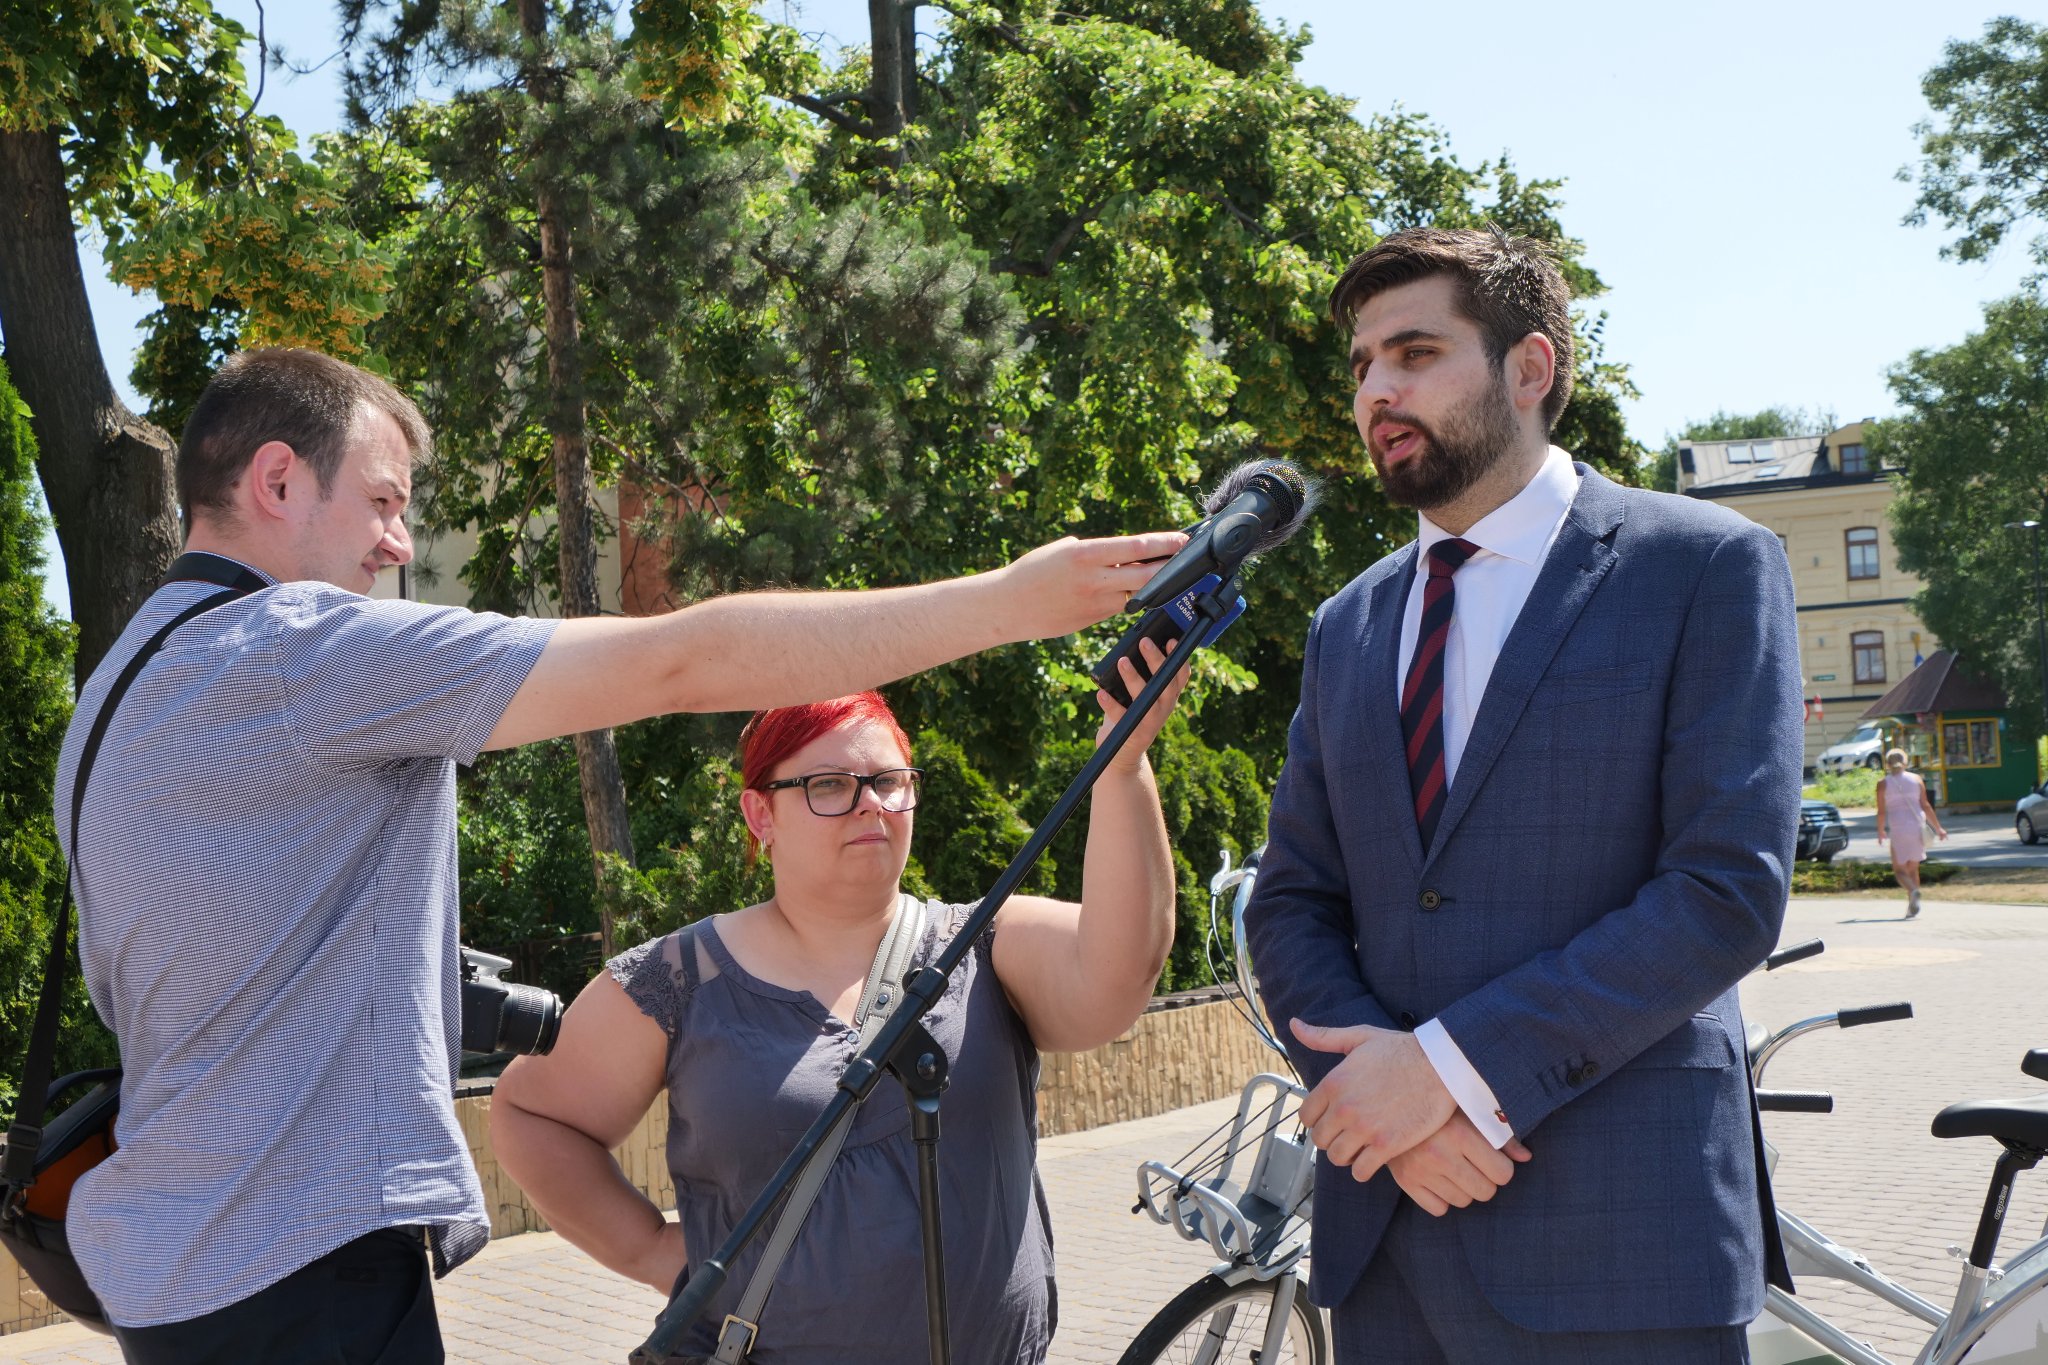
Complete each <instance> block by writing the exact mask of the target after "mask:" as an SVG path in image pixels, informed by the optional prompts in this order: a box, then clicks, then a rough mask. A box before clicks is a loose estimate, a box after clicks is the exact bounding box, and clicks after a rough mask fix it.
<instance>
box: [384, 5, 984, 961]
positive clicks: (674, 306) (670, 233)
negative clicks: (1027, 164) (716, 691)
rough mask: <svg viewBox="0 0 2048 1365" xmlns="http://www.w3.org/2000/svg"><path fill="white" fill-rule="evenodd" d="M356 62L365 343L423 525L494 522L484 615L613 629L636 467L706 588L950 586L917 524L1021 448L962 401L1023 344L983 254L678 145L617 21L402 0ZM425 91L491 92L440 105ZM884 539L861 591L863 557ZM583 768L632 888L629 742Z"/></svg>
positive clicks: (779, 151)
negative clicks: (606, 487)
mask: <svg viewBox="0 0 2048 1365" xmlns="http://www.w3.org/2000/svg"><path fill="white" fill-rule="evenodd" d="M344 13H345V17H346V19H347V21H348V22H349V23H350V24H352V25H361V24H362V23H363V22H364V21H365V20H366V19H367V18H368V17H369V16H370V10H369V8H368V7H367V6H366V5H365V4H362V3H350V4H348V5H346V6H345V7H344ZM358 43H359V46H358V48H357V51H356V55H355V58H354V61H353V64H352V66H351V72H350V80H349V86H350V90H351V98H352V104H353V105H354V107H355V109H356V112H357V123H358V128H357V131H356V134H355V136H354V137H353V138H352V139H351V140H350V142H349V144H348V147H347V149H346V152H345V155H346V156H348V157H349V158H350V159H351V164H352V166H353V179H354V182H355V184H356V185H357V186H358V188H359V191H360V192H361V195H362V197H363V199H364V201H365V208H364V212H363V215H362V219H361V220H362V221H364V222H365V223H366V224H374V225H375V226H374V228H373V229H372V230H374V231H375V232H376V233H377V235H378V238H379V240H380V242H383V243H387V244H389V245H390V247H391V249H392V250H394V251H395V252H397V253H399V254H401V255H402V257H403V264H402V265H401V266H400V268H399V270H398V272H397V275H396V278H395V280H394V288H393V291H392V295H391V310H390V312H389V314H388V315H387V316H386V317H385V318H384V319H382V320H381V321H380V322H378V323H377V324H376V325H375V326H374V327H373V328H372V329H371V332H370V336H371V337H372V339H373V341H374V343H375V344H376V346H377V347H378V349H379V351H380V353H381V355H382V356H383V357H384V358H385V359H386V360H387V361H388V363H390V364H391V365H392V366H393V368H394V370H395V372H396V373H398V374H399V375H400V376H401V377H402V378H406V379H408V380H411V381H412V382H413V383H414V384H415V385H416V386H417V387H418V388H419V389H420V390H421V391H422V392H423V394H424V395H425V402H426V407H427V410H428V413H429V416H430V417H431V418H432V419H433V421H434V424H435V426H436V429H437V433H438V444H439V447H440V451H441V455H442V459H441V462H440V464H439V466H438V467H437V468H436V469H435V470H434V471H433V473H432V477H431V478H430V479H429V480H427V492H428V497H427V498H426V500H425V503H424V508H423V515H424V517H425V518H426V520H427V521H428V522H429V523H430V524H438V525H443V526H473V527H476V528H478V530H479V531H480V532H481V540H482V546H483V548H482V551H481V552H480V553H479V555H478V556H477V557H476V558H475V559H474V560H473V561H472V562H471V564H470V565H469V566H467V567H466V569H465V574H466V576H467V578H468V580H469V581H470V583H471V585H472V587H473V588H475V589H476V590H477V592H476V600H478V601H479V603H480V604H482V605H490V606H501V607H519V606H525V605H528V604H530V603H531V602H532V600H533V598H534V597H535V596H536V595H537V594H538V593H540V592H543V591H547V592H552V594H553V596H554V597H555V599H556V601H557V602H559V603H560V604H561V605H562V608H563V610H564V612H565V614H569V615H578V614H584V615H587V614H592V613H594V612H595V611H596V610H597V609H598V603H597V594H596V586H595V540H596V538H597V536H598V535H599V534H600V533H601V529H602V528H600V527H598V526H597V525H596V524H595V518H594V515H593V509H592V507H591V492H592V482H593V477H594V475H595V476H600V477H604V478H607V479H612V480H615V479H617V478H619V477H620V475H621V474H622V473H626V474H630V476H631V477H632V478H633V479H634V480H635V481H636V482H638V483H639V484H640V486H641V487H642V488H643V489H644V490H646V491H648V492H649V493H650V494H652V495H653V497H654V498H655V500H656V502H657V504H658V506H659V507H660V508H661V509H662V510H663V511H664V512H666V513H667V514H668V520H667V522H666V529H665V531H664V533H663V534H662V535H661V537H660V538H661V539H665V540H667V541H669V542H670V543H671V544H672V545H673V546H674V549H675V556H676V565H675V567H676V573H675V579H676V585H677V588H678V590H679V591H680V592H681V593H682V595H684V596H685V597H692V596H696V595H699V594H700V593H702V592H704V591H714V590H729V589H731V588H735V587H745V586H752V585H756V584H764V583H767V584H772V583H786V582H810V583H815V582H830V581H833V580H834V577H835V575H839V574H845V573H848V572H850V574H851V578H852V581H854V582H886V581H897V580H900V579H903V578H911V577H919V578H921V577H929V576H931V573H932V570H933V566H932V565H930V564H928V563H918V564H915V565H911V566H906V565H904V564H903V563H902V562H901V561H900V560H898V559H896V558H894V557H893V554H892V551H893V547H894V546H895V545H896V544H897V543H899V542H900V540H901V537H900V536H899V535H897V534H895V533H894V528H896V527H899V526H902V525H905V524H907V523H909V522H911V521H913V520H915V519H916V518H917V517H918V515H919V513H920V512H921V511H922V510H923V509H924V508H926V507H927V506H930V505H938V506H943V507H949V508H950V507H955V506H958V507H968V506H970V505H971V504H972V503H973V502H974V501H976V500H977V499H978V498H979V497H981V496H982V495H984V494H985V493H986V491H987V490H988V489H989V488H990V487H992V486H994V485H995V484H996V483H997V482H998V481H999V479H1000V477H1001V472H1002V469H1001V466H1000V465H999V464H998V463H996V462H995V461H998V460H999V459H1000V458H1001V456H1002V453H1003V445H1002V443H1001V442H977V441H976V440H975V436H976V432H975V428H974V426H973V425H972V423H971V422H970V421H968V420H963V417H962V413H961V409H962V407H963V406H965V405H964V404H963V402H962V400H963V399H966V400H971V399H972V398H973V397H974V395H975V392H976V391H977V390H978V389H979V388H981V387H982V386H984V385H986V384H987V383H988V382H989V380H990V378H991V377H992V375H993V373H994V372H995V370H996V369H997V368H998V367H1000V365H1001V363H1002V362H1003V360H1004V358H1005V356H1006V354H1007V352H1008V351H1009V350H1010V349H1011V348H1012V347H1013V346H1014V345H1015V331H1016V328H1015V319H1014V316H1013V314H1012V312H1011V311H1010V310H1009V309H1008V307H1007V306H1006V301H1005V300H1004V299H1003V297H1002V294H1001V291H1000V290H999V289H997V288H994V287H992V286H991V285H990V283H989V282H988V281H987V279H986V277H985V275H984V274H982V273H981V272H979V271H978V270H977V269H976V266H975V263H974V262H973V261H972V260H970V259H968V258H967V255H966V253H965V252H964V251H963V250H961V249H960V248H959V247H958V245H957V244H954V243H950V242H948V241H946V240H936V241H935V240H932V239H931V238H930V236H929V234H927V233H926V232H925V231H924V230H923V229H922V227H921V226H920V225H918V224H916V223H914V222H910V223H899V222H893V221H891V220H890V219H889V218H888V217H886V216H885V215H883V214H881V213H879V212H877V210H876V206H875V205H874V204H873V203H872V202H868V201H861V200H855V201H852V202H849V203H846V204H844V205H842V206H840V207H839V208H838V209H837V211H835V212H833V213H829V214H828V213H820V212H817V211H815V210H813V209H812V208H811V207H810V206H809V205H808V203H807V201H806V199H805V197H804V196H802V195H801V194H798V193H796V192H795V191H794V190H793V189H792V187H791V185H790V177H789V171H788V158H789V157H790V156H792V155H796V154H798V153H799V152H800V150H801V148H800V147H799V146H798V145H796V144H794V143H792V142H791V141H790V137H789V131H788V127H786V126H782V125H777V124H776V123H775V122H774V121H773V120H765V121H764V120H756V121H754V122H750V123H740V122H736V121H733V120H726V121H724V122H718V123H710V124H703V123H699V124H693V125H689V126H683V127H670V126H667V125H666V124H665V123H664V121H663V118H662V108H661V106H660V105H659V104H657V102H656V101H655V100H653V99H652V98H651V97H649V96H648V95H647V94H646V91H645V88H644V86H645V73H644V71H643V70H642V68H641V66H640V64H639V62H638V61H637V59H636V57H635V53H634V48H633V45H632V44H631V43H630V42H629V41H627V40H626V39H623V38H621V37H620V36H619V35H618V34H616V33H615V32H614V29H613V14H612V10H611V8H610V7H609V6H605V5H594V4H578V3H565V4H558V5H542V4H540V3H538V0H521V2H520V3H518V4H517V5H503V4H493V5H483V4H474V5H468V6H441V5H425V4H421V5H404V6H399V7H397V9H396V11H395V13H394V14H393V15H392V17H391V19H390V22H389V24H388V26H387V27H386V28H384V29H381V30H379V31H378V32H376V33H375V34H359V36H358ZM494 72H503V73H508V74H509V75H510V76H511V77H513V79H505V80H498V81H490V80H486V79H484V78H485V77H486V76H488V75H489V74H491V73H494ZM421 75H427V76H431V77H433V78H435V79H436V80H438V81H439V82H441V83H443V84H445V85H450V86H456V87H466V88H463V89H462V90H461V93H458V94H457V95H455V96H454V97H453V98H451V99H448V100H446V101H443V102H438V103H430V102H419V101H414V100H412V99H411V98H410V92H411V90H412V86H413V83H414V82H415V80H416V79H417V78H418V77H419V76H421ZM373 117H374V118H375V120H376V121H375V123H374V124H373V123H372V122H371V120H372V118H373ZM785 124H786V125H791V126H793V124H794V120H785ZM850 342H852V344H849V343H850ZM971 519H972V514H971V513H970V514H969V515H967V516H961V517H955V518H954V519H953V520H954V522H955V525H956V527H958V528H959V529H961V530H962V532H963V534H962V535H961V536H960V540H961V541H962V542H965V541H967V540H968V539H969V538H970V537H969V536H968V535H967V534H966V533H965V532H966V530H967V524H968V523H969V522H970V521H971ZM860 532H866V533H870V534H868V535H867V539H866V543H865V545H864V548H863V553H862V555H861V557H860V559H859V561H858V563H857V564H855V565H853V566H851V568H850V570H849V567H848V566H847V565H846V556H845V555H844V553H843V544H842V542H841V541H840V539H839V538H840V537H841V536H843V535H850V534H854V533H860ZM974 548H975V547H973V546H971V545H969V544H966V543H960V544H958V545H956V546H953V547H949V548H948V549H947V551H946V556H947V557H949V558H950V557H955V556H963V555H968V554H972V553H973V552H974ZM550 550H552V553H549V551H550ZM980 562H984V563H985V562H986V558H983V559H981V560H980ZM941 571H943V569H942V570H941ZM577 751H578V757H579V764H580V766H581V768H582V772H583V783H582V788H583V793H584V801H585V811H586V820H587V824H588V827H589V830H590V835H591V844H592V847H593V850H594V852H595V854H596V856H597V859H598V866H599V867H600V868H601V869H606V870H611V869H615V868H618V867H620V866H626V867H630V865H631V863H632V861H633V850H634V847H635V843H634V837H633V832H632V829H631V825H630V823H629V821H628V816H627V805H626V802H625V799H624V786H623V780H622V773H621V770H620V768H619V765H618V762H617V760H616V758H614V757H612V754H611V739H610V737H609V736H608V735H606V736H585V737H581V738H579V740H578V742H577ZM692 767H693V765H692V764H691V763H690V762H689V761H688V760H687V759H683V760H681V767H680V769H679V770H674V771H671V772H670V774H669V775H670V776H681V775H682V772H686V771H689V770H690V769H691V768H692ZM599 908H600V933H601V935H602V936H603V937H604V939H605V940H606V941H607V943H609V940H610V928H611V926H610V923H609V920H608V918H606V916H607V915H608V914H609V909H610V905H609V901H608V899H606V898H603V897H601V898H600V901H599Z"/></svg>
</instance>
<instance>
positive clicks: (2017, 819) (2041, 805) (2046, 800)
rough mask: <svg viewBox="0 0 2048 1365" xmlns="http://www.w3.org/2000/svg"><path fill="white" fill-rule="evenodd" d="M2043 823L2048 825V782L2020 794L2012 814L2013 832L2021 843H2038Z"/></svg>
mask: <svg viewBox="0 0 2048 1365" xmlns="http://www.w3.org/2000/svg"><path fill="white" fill-rule="evenodd" d="M2043 825H2048V782H2043V783H2042V784H2041V785H2040V786H2038V787H2036V788H2034V790H2032V791H2030V792H2028V793H2027V794H2026V795H2025V796H2022V797H2021V798H2020V803H2019V805H2018V806H2016V807H2015V808H2014V809H2013V815H2012V829H2013V833H2015V834H2017V835H2019V836H2020V842H2021V843H2023V844H2038V843H2040V842H2041V827H2042V826H2043Z"/></svg>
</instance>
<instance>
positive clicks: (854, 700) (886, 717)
mask: <svg viewBox="0 0 2048 1365" xmlns="http://www.w3.org/2000/svg"><path fill="white" fill-rule="evenodd" d="M853 721H864V722H870V723H873V724H876V725H880V726H883V727H884V728H885V729H887V730H888V732H889V735H890V737H891V738H893V739H894V740H895V741H896V743H897V745H898V747H900V748H901V749H902V750H903V758H904V761H905V762H910V761H912V754H911V751H910V736H909V735H906V734H904V733H903V726H902V725H901V724H900V723H899V722H898V721H897V719H896V713H895V712H894V711H892V710H890V709H889V703H888V702H887V701H884V700H883V699H882V694H881V693H879V692H856V693H854V694H853V695H852V696H850V697H835V698H833V699H832V700H831V701H812V702H805V703H804V704H803V705H801V706H778V707H775V708H774V709H773V710H768V711H756V712H755V713H754V714H753V716H752V717H751V718H750V719H749V720H748V721H747V724H746V728H745V729H743V730H741V731H740V785H741V786H743V787H745V788H746V789H748V790H749V791H761V790H763V789H765V788H766V787H767V785H768V782H769V780H770V778H771V777H772V776H773V775H774V772H775V769H776V768H777V767H778V766H780V765H781V764H782V762H783V761H784V760H785V759H787V758H788V757H789V756H790V755H791V754H794V753H796V752H797V751H798V750H799V749H802V748H803V747H804V746H805V745H806V744H809V743H810V742H811V741H812V740H814V739H816V738H817V737H818V736H820V735H822V734H827V733H829V732H830V731H833V730H837V729H838V728H839V727H840V726H842V725H846V724H849V723H851V722H853ZM757 852H759V845H758V844H757V843H756V841H755V839H754V832H753V830H751V829H749V830H748V831H747V857H748V859H749V860H751V859H752V858H753V856H754V855H755V854H756V853H757Z"/></svg>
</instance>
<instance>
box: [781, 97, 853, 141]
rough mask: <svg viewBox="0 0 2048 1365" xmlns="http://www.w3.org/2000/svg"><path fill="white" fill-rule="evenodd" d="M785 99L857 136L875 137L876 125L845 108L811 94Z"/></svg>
mask: <svg viewBox="0 0 2048 1365" xmlns="http://www.w3.org/2000/svg"><path fill="white" fill-rule="evenodd" d="M783 98H784V99H786V100H788V101H789V102H790V103H791V104H794V105H795V106H796V107H797V108H799V109H808V110H810V111H811V112H812V113H814V114H816V115H817V116H818V117H819V118H821V119H824V120H825V121H826V122H827V123H836V124H838V125H839V126H840V127H841V128H844V129H845V130H846V131H847V132H849V133H852V134H853V135H854V136H855V137H874V136H875V126H874V125H873V124H872V123H869V122H868V121H867V120H865V119H857V118H855V117H854V116H853V115H851V114H849V113H847V112H846V111H845V110H843V109H840V108H837V107H836V106H834V105H831V104H827V103H826V102H825V101H824V100H820V99H813V98H811V97H810V96H809V95H784V96H783Z"/></svg>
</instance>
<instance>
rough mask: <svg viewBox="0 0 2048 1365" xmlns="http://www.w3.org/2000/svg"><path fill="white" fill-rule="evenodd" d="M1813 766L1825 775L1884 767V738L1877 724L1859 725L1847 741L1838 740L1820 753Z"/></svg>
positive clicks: (1851, 732) (1850, 733)
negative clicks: (1854, 769) (1856, 769)
mask: <svg viewBox="0 0 2048 1365" xmlns="http://www.w3.org/2000/svg"><path fill="white" fill-rule="evenodd" d="M1813 766H1814V767H1815V768H1816V769H1817V770H1819V771H1821V772H1824V773H1846V772H1848V771H1850V770H1851V769H1853V768H1881V767H1883V766H1884V737H1883V736H1882V735H1881V734H1879V733H1878V727H1877V725H1876V723H1875V722H1873V723H1871V724H1869V725H1859V726H1857V727H1856V728H1855V729H1854V730H1852V731H1850V732H1849V737H1848V738H1847V739H1843V740H1838V741H1836V742H1835V743H1833V744H1830V745H1829V746H1828V747H1827V748H1825V749H1823V750H1821V751H1820V757H1819V758H1816V759H1815V760H1814V761H1813Z"/></svg>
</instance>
